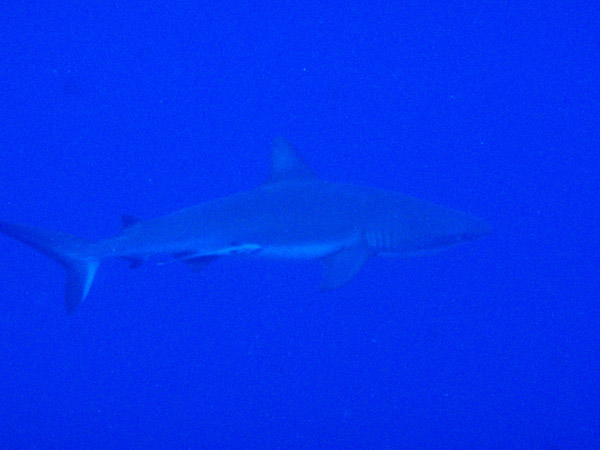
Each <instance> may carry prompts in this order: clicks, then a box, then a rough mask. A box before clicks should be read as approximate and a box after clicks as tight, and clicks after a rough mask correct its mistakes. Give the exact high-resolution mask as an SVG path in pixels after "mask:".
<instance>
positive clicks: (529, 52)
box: [0, 0, 600, 449]
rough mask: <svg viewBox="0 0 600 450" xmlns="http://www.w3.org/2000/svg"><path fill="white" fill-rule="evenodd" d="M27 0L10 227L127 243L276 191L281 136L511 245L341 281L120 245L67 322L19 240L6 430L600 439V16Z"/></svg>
mask: <svg viewBox="0 0 600 450" xmlns="http://www.w3.org/2000/svg"><path fill="white" fill-rule="evenodd" d="M5 3H8V2H5ZM11 3H14V4H21V3H23V4H25V5H26V6H14V5H13V6H11V7H8V6H6V4H3V6H2V7H1V10H0V218H2V219H3V220H12V221H17V222H23V223H29V224H33V225H39V226H45V227H47V228H51V229H57V230H62V231H68V232H72V233H74V234H77V235H81V236H85V237H89V238H99V237H105V236H110V235H111V234H114V233H116V232H117V230H118V228H119V216H120V215H121V214H124V213H127V214H132V215H135V216H139V217H141V218H148V217H153V216H156V215H160V214H163V213H167V212H169V211H171V210H174V209H178V208H182V207H185V206H189V205H192V204H195V203H198V202H200V201H203V200H206V199H210V198H214V197H218V196H222V195H226V194H230V193H233V192H236V191H238V190H242V189H247V188H251V187H253V186H256V185H257V184H259V183H261V182H262V180H264V179H265V178H266V177H267V175H268V172H269V167H268V165H269V158H270V154H269V145H270V141H271V139H272V138H273V137H274V136H276V135H282V136H285V137H287V138H288V139H289V140H290V141H292V142H293V143H294V144H295V145H296V146H297V147H298V148H299V149H300V150H301V152H302V154H303V156H304V157H305V159H306V160H307V161H308V162H309V164H310V165H312V167H313V168H314V170H315V171H316V172H317V173H319V174H321V175H322V176H324V177H327V178H329V179H335V180H340V181H346V182H353V183H362V184H368V185H372V186H378V187H383V188H388V189H394V190H398V191H402V192H405V193H409V194H412V195H415V196H418V197H421V198H426V199H429V200H433V201H435V202H438V203H440V204H444V205H447V206H451V207H455V208H458V209H462V210H465V211H469V212H471V213H473V214H476V215H478V216H480V217H483V218H485V219H487V220H488V221H489V222H490V223H492V224H493V226H494V228H495V233H494V234H493V235H492V236H491V237H488V238H486V239H482V240H480V241H477V242H473V243H470V244H468V245H466V246H461V247H458V248H456V249H452V250H450V251H447V252H444V253H442V254H439V255H435V256H431V257H427V258H418V259H395V260H390V259H379V260H378V259H375V260H372V261H370V262H369V263H368V264H367V266H366V267H365V268H364V269H363V270H362V272H361V273H360V274H359V276H358V277H357V278H356V279H355V280H353V281H352V282H351V283H350V284H349V285H347V286H346V287H344V288H342V289H340V290H337V291H335V292H331V293H321V292H319V291H318V289H317V285H318V279H319V275H320V272H319V269H320V267H319V264H318V263H296V264H294V263H285V262H261V261H258V262H254V261H244V260H221V261H218V262H216V263H214V264H213V265H211V266H210V267H208V268H207V269H206V270H205V271H203V272H202V273H200V274H194V273H191V272H189V271H188V270H186V269H185V267H182V266H179V265H177V264H171V265H166V266H162V267H156V266H152V265H148V266H144V267H142V268H140V269H137V270H129V269H128V268H127V265H126V264H125V263H123V262H121V261H110V262H107V263H106V264H105V265H103V266H102V267H101V269H100V271H99V273H98V276H97V278H96V282H95V284H94V286H93V288H92V292H91V294H90V296H89V298H88V299H87V300H86V302H85V303H84V304H83V305H82V306H81V307H80V309H79V310H78V311H77V312H76V314H75V315H73V316H67V315H66V314H65V312H64V306H63V283H64V276H63V273H62V269H61V268H60V267H58V266H57V265H55V264H54V263H53V262H51V261H49V260H47V259H45V258H43V257H41V256H39V255H38V254H36V253H35V252H33V251H31V250H30V249H28V248H26V247H24V246H22V245H21V244H19V243H17V242H14V241H12V240H9V239H7V238H4V237H0V299H1V301H0V419H1V423H2V432H1V433H0V447H2V448H61V449H66V448H365V449H379V448H382V449H383V448H390V449H391V448H473V449H475V448H477V449H481V448H498V449H500V448H502V449H507V448H515V449H516V448H519V449H524V448H534V449H556V448H564V449H572V448H573V449H575V448H577V449H579V448H581V449H588V448H589V449H593V448H600V337H599V330H600V300H599V298H598V293H599V284H600V283H599V280H598V263H599V261H598V259H599V258H598V250H599V248H600V246H599V226H598V210H599V208H598V206H599V205H600V202H599V201H598V200H599V198H598V197H599V196H598V188H599V186H598V167H599V165H598V159H599V158H598V152H599V151H600V146H599V142H600V139H599V137H600V133H599V126H598V125H599V120H598V118H599V117H600V106H599V105H600V101H599V100H600V82H599V74H600V71H599V69H600V59H599V57H598V55H599V54H600V45H599V36H600V34H599V26H598V23H600V22H599V19H598V14H597V11H593V10H591V9H590V8H589V7H588V8H587V9H586V8H583V7H581V5H579V6H576V5H575V4H573V3H569V4H570V5H572V6H564V7H557V6H548V3H547V2H524V3H525V5H524V6H519V5H521V2H508V3H506V2H483V3H482V2H464V1H460V2H444V3H443V4H436V5H430V4H429V3H427V2H420V3H419V2H394V3H389V4H387V5H386V4H385V2H384V3H381V4H376V3H373V2H364V3H361V2H356V1H351V2H340V3H339V4H336V3H335V2H330V3H327V4H326V5H323V4H318V3H304V2H273V3H269V2H266V3H265V2H262V3H260V2H255V4H236V3H225V4H223V5H221V6H214V5H216V4H217V3H216V2H213V6H205V5H198V4H196V2H189V3H188V4H183V5H177V6H175V5H173V4H169V3H158V2H156V3H154V4H150V5H148V4H147V2H135V3H131V2H126V1H124V0H110V1H101V2H71V3H68V2H47V3H45V2H41V3H39V2H38V3H31V2H11ZM399 3H402V6H391V5H392V4H395V5H397V4H399ZM421 3H422V4H421ZM563 3H566V2H563ZM575 3H577V2H575ZM582 4H583V3H582ZM587 4H588V5H592V4H593V2H588V3H587ZM57 5H59V6H57ZM375 5H377V6H375Z"/></svg>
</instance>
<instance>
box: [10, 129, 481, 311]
mask: <svg viewBox="0 0 600 450" xmlns="http://www.w3.org/2000/svg"><path fill="white" fill-rule="evenodd" d="M0 232H3V233H5V234H7V235H9V236H11V237H13V238H15V239H18V240H20V241H21V242H24V243H25V244H27V245H30V246H31V247H33V248H34V249H36V250H38V251H40V252H41V253H43V254H45V255H47V256H49V257H51V258H53V259H54V260H56V261H57V262H59V263H61V264H62V265H63V266H64V267H65V269H66V270H67V290H66V304H67V310H68V311H69V312H72V311H74V310H75V308H76V307H77V306H78V305H79V303H81V302H82V301H83V300H84V299H85V297H86V296H87V294H88V292H89V289H90V286H91V284H92V281H93V278H94V275H95V272H96V269H97V268H98V265H99V264H100V262H101V261H102V260H104V259H107V258H113V257H117V258H124V259H127V260H129V261H130V262H131V265H132V266H137V265H139V264H141V263H142V262H143V261H146V260H150V259H153V260H157V261H158V262H159V263H164V262H170V261H182V262H184V263H186V264H188V265H189V266H190V267H193V268H201V267H204V266H205V265H206V264H207V263H209V262H210V261H212V260H214V259H215V258H218V257H222V256H226V255H231V254H247V255H251V256H253V257H268V258H282V259H321V260H322V261H323V265H324V274H323V281H322V284H321V287H322V288H323V289H332V288H337V287H340V286H342V285H344V284H346V283H347V282H348V281H349V280H350V279H351V278H352V277H353V276H354V275H355V274H356V273H357V272H358V271H359V270H360V268H361V267H362V265H363V264H364V263H365V262H366V260H367V259H368V258H369V257H371V256H375V255H379V254H389V255H405V254H413V253H419V252H422V251H428V250H435V249H439V248H444V247H447V246H450V245H453V244H458V243H461V242H464V241H468V240H471V239H475V238H477V237H480V236H483V235H485V234H488V233H489V232H490V227H489V225H487V224H486V223H485V222H483V221H482V220H480V219H478V218H476V217H473V216H471V215H469V214H466V213H463V212H459V211H454V210H451V209H448V208H444V207H441V206H438V205H435V204H433V203H430V202H426V201H422V200H418V199H416V198H412V197H409V196H406V195H402V194H399V193H396V192H391V191H386V190H382V189H375V188H369V187H362V186H357V185H352V184H342V183H332V182H327V181H323V180H321V179H320V178H318V177H316V176H315V175H314V174H313V173H312V172H311V171H310V169H309V168H308V167H307V166H306V165H305V164H304V162H303V161H302V160H301V159H300V157H299V156H298V155H297V153H296V152H295V150H294V149H293V148H292V147H291V146H290V145H289V144H287V143H286V142H285V141H282V140H278V141H276V142H275V144H274V148H273V162H272V174H271V178H270V180H269V181H268V182H267V183H265V184H264V185H262V186H260V187H258V188H256V189H253V190H250V191H246V192H240V193H237V194H234V195H231V196H228V197H223V198H218V199H215V200H210V201H207V202H204V203H201V204H199V205H196V206H193V207H191V208H186V209H183V210H180V211H176V212H173V213H171V214H167V215H165V216H162V217H158V218H155V219H150V220H147V221H143V222H142V221H136V220H134V219H132V218H130V217H127V218H124V228H123V229H122V231H121V233H120V234H119V235H117V236H116V237H114V238H110V239H105V240H101V241H98V242H95V243H90V242H87V241H84V240H82V239H79V238H76V237H74V236H71V235H67V234H63V233H57V232H52V231H47V230H43V229H40V228H34V227H29V226H25V225H18V224H13V223H9V222H0Z"/></svg>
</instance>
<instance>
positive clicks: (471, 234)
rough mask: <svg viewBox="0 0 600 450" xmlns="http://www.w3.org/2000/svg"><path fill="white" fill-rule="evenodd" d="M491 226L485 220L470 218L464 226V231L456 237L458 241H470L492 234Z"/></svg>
mask: <svg viewBox="0 0 600 450" xmlns="http://www.w3.org/2000/svg"><path fill="white" fill-rule="evenodd" d="M493 231H494V230H493V228H492V226H491V225H490V224H489V223H488V222H486V221H485V220H482V219H479V218H477V217H471V218H470V219H469V220H468V221H467V222H466V223H465V224H464V229H463V230H461V231H460V232H459V233H458V235H459V239H458V240H460V241H472V240H474V239H479V238H480V237H484V236H487V235H489V234H491V233H492V232H493Z"/></svg>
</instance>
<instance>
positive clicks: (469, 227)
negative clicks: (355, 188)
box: [366, 196, 492, 254]
mask: <svg viewBox="0 0 600 450" xmlns="http://www.w3.org/2000/svg"><path fill="white" fill-rule="evenodd" d="M394 203H395V204H394V206H393V207H392V208H390V209H389V210H388V211H387V214H385V216H386V217H385V219H384V220H381V221H380V224H382V225H383V226H381V225H380V226H381V228H378V227H376V226H375V227H373V229H370V230H367V233H366V238H367V242H368V245H369V247H371V248H373V249H375V251H376V252H378V253H387V254H405V253H414V252H421V251H428V250H435V249H441V248H444V247H449V246H452V245H455V244H460V243H462V242H466V241H471V240H474V239H477V238H480V237H482V236H485V235H488V234H490V233H491V232H492V227H491V226H490V225H489V224H488V223H487V222H485V221H483V220H481V219H479V218H477V217H475V216H472V215H470V214H467V213H464V212H461V211H456V210H453V209H449V208H445V207H442V206H439V205H436V204H433V203H430V202H424V201H421V200H417V199H414V198H410V197H404V196H402V197H400V196H399V197H397V200H396V202H394ZM382 215H383V214H382ZM380 217H381V216H380Z"/></svg>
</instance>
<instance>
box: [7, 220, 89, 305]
mask: <svg viewBox="0 0 600 450" xmlns="http://www.w3.org/2000/svg"><path fill="white" fill-rule="evenodd" d="M0 232H2V233H4V234H6V235H8V236H10V237H12V238H15V239H17V240H19V241H21V242H22V243H24V244H27V245H29V246H30V247H32V248H33V249H35V250H37V251H38V252H40V253H42V254H44V255H46V256H48V257H49V258H52V259H53V260H54V261H56V262H58V263H59V264H61V265H62V266H63V267H64V268H65V270H66V271H67V284H66V306H67V312H68V313H72V312H73V311H75V309H76V308H77V306H78V305H79V304H80V303H81V302H82V301H83V300H85V297H86V296H87V294H88V292H89V291H90V287H91V286H92V281H94V275H96V269H98V265H99V264H100V260H99V259H98V258H95V257H94V256H92V255H91V248H90V247H91V245H92V244H91V243H90V242H87V241H85V240H83V239H80V238H77V237H75V236H72V235H70V234H64V233H58V232H55V231H47V230H44V229H41V228H36V227H30V226H27V225H18V224H15V223H10V222H1V221H0Z"/></svg>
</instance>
